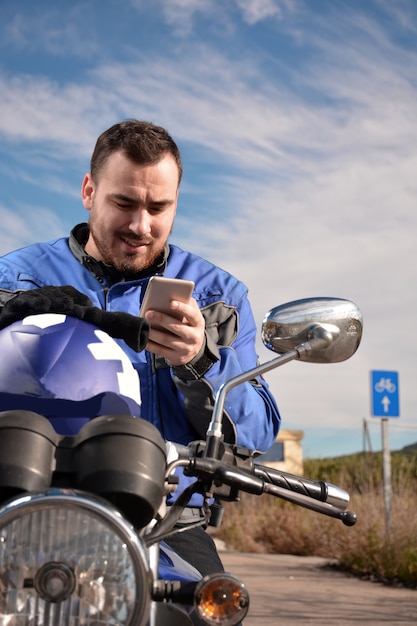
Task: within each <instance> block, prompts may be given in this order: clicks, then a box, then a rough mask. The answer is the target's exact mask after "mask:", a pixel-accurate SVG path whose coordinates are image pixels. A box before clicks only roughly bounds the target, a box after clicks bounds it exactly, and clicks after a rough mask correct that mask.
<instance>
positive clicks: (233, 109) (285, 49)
mask: <svg viewBox="0 0 417 626" xmlns="http://www.w3.org/2000/svg"><path fill="white" fill-rule="evenodd" d="M0 93H1V98H0V189H1V193H0V220H1V224H2V228H1V230H0V254H3V253H5V252H7V251H9V250H11V249H14V248H16V247H20V246H22V245H26V244H29V243H32V242H34V241H40V240H46V239H50V238H53V237H55V236H61V235H66V234H67V233H68V232H69V230H70V229H71V227H72V226H73V225H74V224H75V223H78V222H80V221H84V220H85V219H86V218H87V214H86V213H85V211H84V209H83V207H82V205H81V201H80V185H81V180H82V178H83V175H84V173H85V172H86V171H88V164H89V157H90V154H91V151H92V148H93V145H94V142H95V139H96V137H97V135H98V134H99V133H100V132H101V131H102V130H104V129H105V128H107V127H108V126H110V125H111V124H113V123H114V122H116V121H119V120H121V119H125V118H128V117H139V118H143V119H147V120H150V121H153V122H155V123H158V124H161V125H163V126H165V127H166V128H168V130H169V131H170V132H171V134H172V135H173V136H174V138H175V139H176V140H177V142H178V144H179V145H180V148H181V150H182V154H183V160H184V169H185V174H184V179H183V182H182V185H181V196H180V203H179V211H178V216H177V222H176V226H175V229H174V232H173V235H172V240H173V241H175V242H176V243H178V244H179V245H182V246H184V247H186V248H188V249H191V250H193V251H194V252H196V253H198V254H201V255H203V256H205V257H207V258H209V259H210V260H212V261H214V262H215V263H218V264H219V265H221V266H223V267H225V268H226V269H228V270H229V271H231V272H232V273H234V274H236V275H237V276H238V277H239V278H241V279H242V280H243V281H244V282H245V283H246V284H247V285H248V287H249V290H250V298H251V301H252V304H253V309H254V314H255V317H256V319H257V321H258V323H259V326H260V324H261V321H262V318H263V315H264V313H265V312H266V311H267V310H268V309H269V308H271V307H272V306H276V305H278V304H282V303H284V302H287V301H291V300H295V299H297V298H305V297H311V296H334V297H342V298H348V299H351V300H353V301H354V302H356V304H357V305H358V306H359V307H360V309H361V310H362V313H363V316H364V338H363V341H362V345H361V346H360V348H359V350H358V352H357V354H356V355H355V356H354V357H353V358H352V359H351V360H350V361H347V362H345V363H340V364H337V365H311V364H305V363H292V364H290V365H288V366H285V367H283V368H281V369H279V370H276V371H275V372H271V373H269V374H267V375H266V378H267V380H268V381H269V383H270V385H271V388H272V390H273V392H274V394H275V395H276V397H277V399H278V402H279V405H280V408H281V412H282V415H283V427H284V428H289V429H291V428H294V429H302V430H304V431H305V438H304V450H305V454H306V456H310V457H315V456H322V457H325V456H333V455H338V454H344V453H350V452H356V451H358V450H360V449H362V441H363V439H362V424H363V419H364V418H366V419H369V428H370V434H371V441H372V446H373V449H380V447H381V436H380V421H379V419H378V418H374V417H371V416H370V399H371V390H370V371H372V370H389V371H397V372H399V380H400V411H401V417H400V418H398V419H395V418H393V419H392V420H391V421H390V442H391V447H392V448H393V449H397V448H400V447H402V446H403V445H407V444H408V443H413V442H415V441H417V384H416V352H417V339H416V335H417V333H416V330H415V328H416V320H417V289H416V287H417V269H416V268H417V264H416V262H415V259H414V257H415V251H416V244H417V206H416V205H417V200H416V198H417V175H416V173H417V148H416V146H417V121H416V120H417V3H416V2H415V0H396V1H395V2H393V1H392V0H340V1H338V0H153V1H152V2H149V1H148V0H118V1H116V0H114V1H110V0H73V1H72V2H68V3H64V2H62V3H57V2H55V1H49V0H39V1H38V2H32V1H31V0H17V1H16V0H2V1H1V3H0ZM413 259H414V260H413ZM259 352H260V356H261V358H262V359H263V360H265V359H267V358H271V355H270V353H268V352H267V351H266V349H265V348H263V346H261V345H259Z"/></svg>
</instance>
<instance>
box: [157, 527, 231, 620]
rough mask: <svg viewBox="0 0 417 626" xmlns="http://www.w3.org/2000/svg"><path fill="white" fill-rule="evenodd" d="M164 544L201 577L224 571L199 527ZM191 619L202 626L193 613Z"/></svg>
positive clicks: (215, 551)
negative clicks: (192, 567)
mask: <svg viewBox="0 0 417 626" xmlns="http://www.w3.org/2000/svg"><path fill="white" fill-rule="evenodd" d="M165 543H167V544H168V545H169V547H170V548H172V549H173V550H175V552H176V553H177V554H179V555H180V556H181V557H182V558H183V559H184V560H185V561H187V562H188V563H190V564H191V565H193V566H194V567H195V568H196V569H197V570H198V571H199V572H200V573H201V574H202V575H203V576H206V575H207V574H215V573H217V572H223V571H224V567H223V564H222V562H221V560H220V557H219V555H218V554H217V549H216V546H215V543H214V541H213V539H212V538H211V537H210V535H209V534H208V533H207V532H206V531H205V530H203V528H201V526H199V527H197V528H190V529H189V530H187V531H185V532H182V533H178V534H176V535H173V536H172V537H168V539H165ZM191 618H192V620H193V623H194V625H195V626H204V624H203V622H201V621H200V620H199V619H198V618H197V616H196V615H195V613H194V611H193V613H192V615H191Z"/></svg>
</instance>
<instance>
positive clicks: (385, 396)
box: [371, 370, 400, 417]
mask: <svg viewBox="0 0 417 626" xmlns="http://www.w3.org/2000/svg"><path fill="white" fill-rule="evenodd" d="M371 396H372V415H374V416H375V417H399V416H400V393H399V386H398V372H381V371H379V370H378V371H372V372H371Z"/></svg>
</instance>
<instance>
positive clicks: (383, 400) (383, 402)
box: [381, 396, 391, 413]
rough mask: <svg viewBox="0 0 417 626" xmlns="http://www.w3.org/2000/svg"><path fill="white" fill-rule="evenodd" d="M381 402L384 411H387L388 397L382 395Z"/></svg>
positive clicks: (389, 402)
mask: <svg viewBox="0 0 417 626" xmlns="http://www.w3.org/2000/svg"><path fill="white" fill-rule="evenodd" d="M381 403H382V406H383V407H384V413H388V411H389V405H390V404H391V400H390V399H389V398H388V396H384V397H383V398H382V400H381Z"/></svg>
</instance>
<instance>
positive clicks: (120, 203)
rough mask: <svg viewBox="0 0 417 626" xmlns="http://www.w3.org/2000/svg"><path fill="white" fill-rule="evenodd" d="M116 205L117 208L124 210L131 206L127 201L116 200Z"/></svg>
mask: <svg viewBox="0 0 417 626" xmlns="http://www.w3.org/2000/svg"><path fill="white" fill-rule="evenodd" d="M116 206H118V207H119V209H125V210H129V209H131V208H132V205H131V204H130V203H129V202H120V201H119V202H116Z"/></svg>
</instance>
